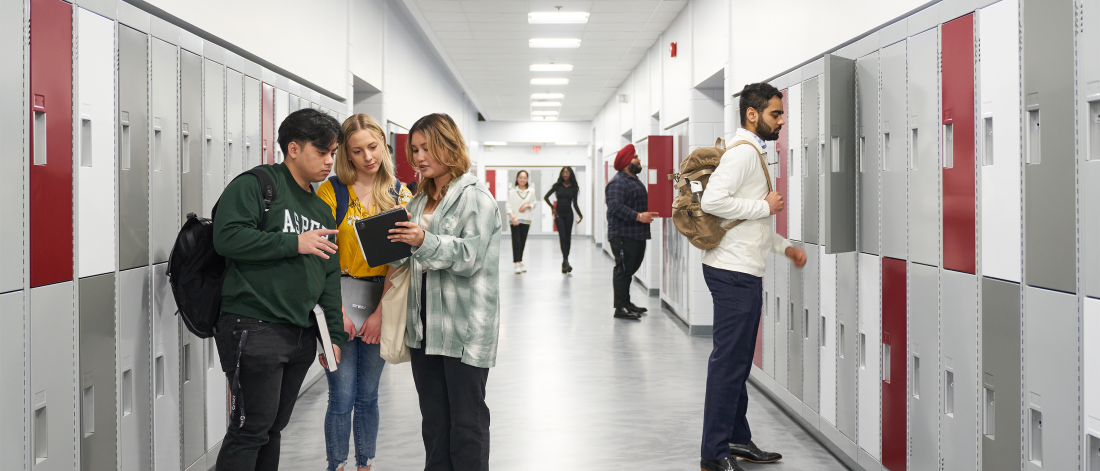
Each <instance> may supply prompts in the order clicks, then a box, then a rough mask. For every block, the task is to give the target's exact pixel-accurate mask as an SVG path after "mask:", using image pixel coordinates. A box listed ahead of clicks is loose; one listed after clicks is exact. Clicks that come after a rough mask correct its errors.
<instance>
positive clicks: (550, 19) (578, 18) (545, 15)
mask: <svg viewBox="0 0 1100 471" xmlns="http://www.w3.org/2000/svg"><path fill="white" fill-rule="evenodd" d="M527 23H529V24H533V25H547V24H585V23H588V12H587V11H533V12H531V13H528V14H527Z"/></svg>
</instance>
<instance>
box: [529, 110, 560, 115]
mask: <svg viewBox="0 0 1100 471" xmlns="http://www.w3.org/2000/svg"><path fill="white" fill-rule="evenodd" d="M557 115H558V112H557V111H549V110H540V111H532V112H531V116H557Z"/></svg>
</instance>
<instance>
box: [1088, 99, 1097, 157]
mask: <svg viewBox="0 0 1100 471" xmlns="http://www.w3.org/2000/svg"><path fill="white" fill-rule="evenodd" d="M1086 124H1087V125H1088V138H1087V143H1088V150H1087V151H1086V152H1085V160H1100V98H1094V99H1093V100H1092V101H1090V102H1089V114H1088V120H1087V121H1086Z"/></svg>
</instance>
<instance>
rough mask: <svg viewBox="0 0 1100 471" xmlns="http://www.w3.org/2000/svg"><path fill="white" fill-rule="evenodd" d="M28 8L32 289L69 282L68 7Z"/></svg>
mask: <svg viewBox="0 0 1100 471" xmlns="http://www.w3.org/2000/svg"><path fill="white" fill-rule="evenodd" d="M30 6H31V37H30V43H31V51H30V63H31V65H30V103H29V105H30V120H31V121H30V122H31V133H30V155H31V159H30V160H31V161H30V218H29V219H30V236H29V237H30V284H31V287H32V288H33V287H36V286H42V285H48V284H53V283H58V282H61V281H66V280H71V279H73V7H72V5H70V4H68V3H65V2H62V1H60V0H31V4H30ZM9 65H10V64H9Z"/></svg>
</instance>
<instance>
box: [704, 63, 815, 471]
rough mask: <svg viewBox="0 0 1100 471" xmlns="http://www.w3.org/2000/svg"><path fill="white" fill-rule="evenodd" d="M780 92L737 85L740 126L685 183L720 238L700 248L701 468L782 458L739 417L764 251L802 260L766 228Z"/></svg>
mask: <svg viewBox="0 0 1100 471" xmlns="http://www.w3.org/2000/svg"><path fill="white" fill-rule="evenodd" d="M782 98H783V94H782V93H781V92H780V91H779V90H777V89H776V88H775V87H773V86H771V85H769V84H767V83H754V84H749V85H746V86H745V88H744V89H743V90H742V91H741V104H740V112H741V123H742V127H741V128H739V129H738V130H737V132H736V134H735V136H734V138H733V144H732V145H731V146H730V147H729V148H728V149H719V153H718V155H719V156H720V158H721V160H720V161H719V163H718V165H717V168H715V169H714V171H713V173H710V172H705V173H709V179H708V180H709V181H706V182H705V185H698V184H695V185H692V186H694V188H692V190H693V191H694V190H696V189H698V190H699V191H701V192H702V195H701V196H699V195H697V197H698V204H699V206H698V208H699V210H701V211H702V213H706V214H707V215H709V216H711V219H712V220H713V219H715V217H716V219H717V221H716V222H717V223H718V224H719V225H720V226H721V230H719V231H718V234H719V236H720V240H716V242H717V243H716V244H715V245H714V246H713V247H709V248H708V249H706V250H703V256H702V261H703V278H704V279H705V280H706V282H707V287H708V288H709V289H710V293H711V297H712V298H713V300H714V333H713V341H714V349H713V350H712V352H711V355H710V361H709V362H708V365H707V390H706V403H705V406H704V409H703V443H702V453H701V455H702V460H701V463H700V468H701V469H702V470H703V471H737V470H741V469H742V468H741V467H740V466H739V465H738V464H737V457H741V458H742V459H745V460H748V461H751V462H755V463H771V462H775V461H779V460H780V459H781V458H782V455H780V454H779V453H773V452H765V451H761V450H760V449H759V448H757V447H756V445H755V444H753V442H752V433H751V432H750V430H749V423H748V419H747V418H746V417H745V412H746V410H747V409H748V395H747V390H746V386H745V381H746V380H747V379H748V376H749V370H750V369H751V367H752V359H753V354H754V353H755V350H756V335H757V331H758V329H759V325H760V310H761V307H762V304H763V284H762V280H761V277H762V276H763V275H764V267H765V264H764V260H765V257H766V256H767V255H768V253H769V252H776V253H781V254H784V255H785V256H786V257H787V258H789V259H791V261H792V263H794V265H795V266H796V267H798V268H802V267H803V266H804V265H805V264H806V252H804V251H803V250H802V249H799V248H796V247H792V246H791V243H790V242H789V241H788V240H787V239H784V238H783V237H780V236H779V235H778V234H776V233H775V232H774V231H773V229H772V220H771V218H772V216H774V215H775V214H776V213H778V212H780V211H782V210H783V197H782V196H780V195H779V193H776V192H775V191H772V187H771V177H770V176H769V175H768V170H767V166H766V163H765V162H764V158H763V154H764V152H765V149H766V145H767V144H766V141H774V140H776V139H777V138H778V133H779V129H780V128H781V127H782V126H783V124H784V121H783V100H782ZM708 149H711V150H713V148H708ZM700 150H703V149H700ZM723 150H724V153H723V152H722V151H723ZM690 159H691V157H689V160H690ZM701 173H704V172H699V173H697V175H700V174H701ZM691 183H694V182H691ZM704 189H705V191H703V190H704ZM723 232H724V234H723ZM693 243H694V241H693ZM696 245H697V246H698V244H696Z"/></svg>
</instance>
